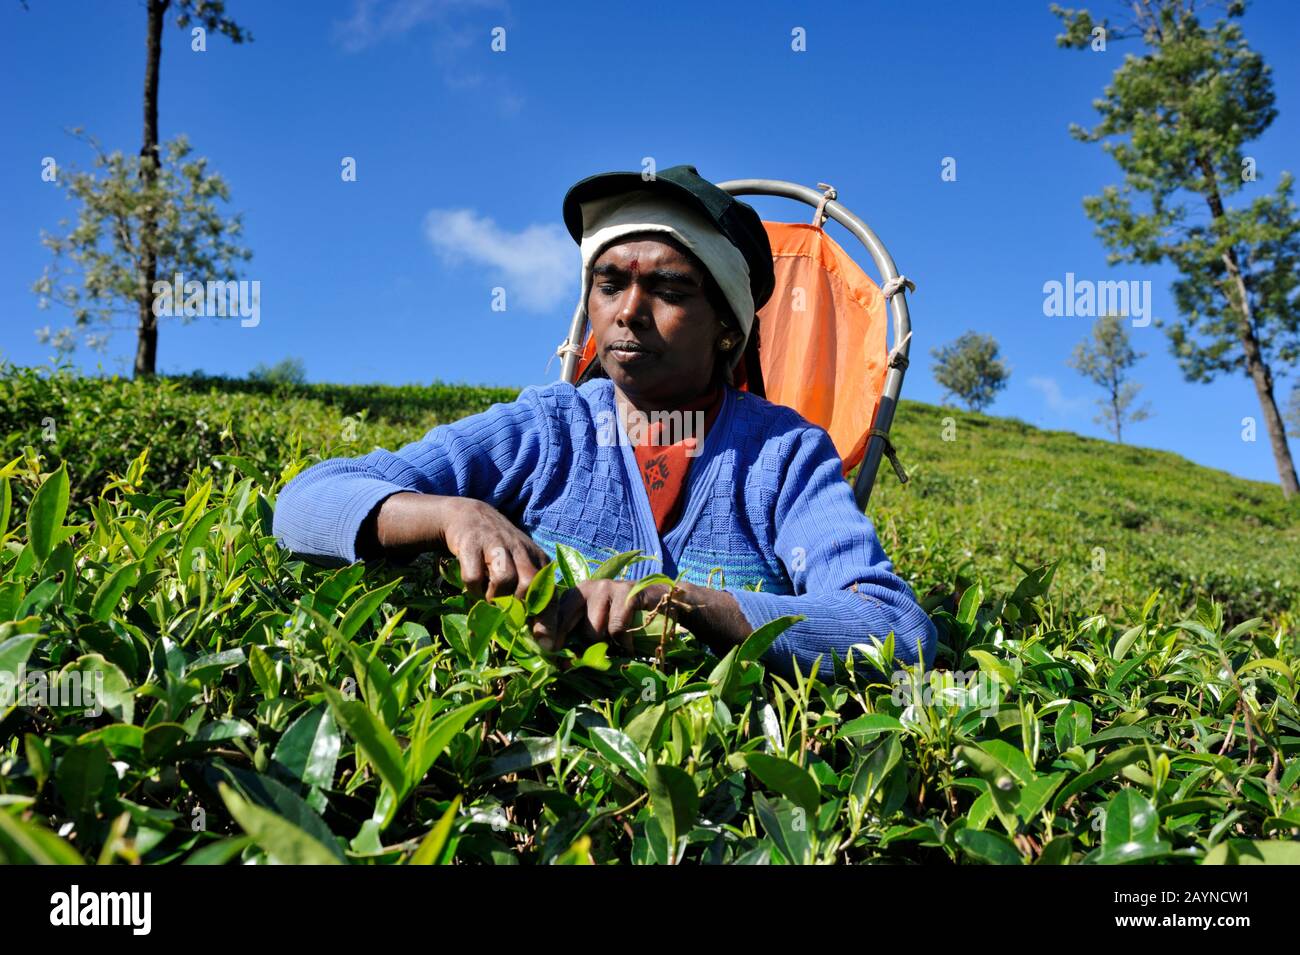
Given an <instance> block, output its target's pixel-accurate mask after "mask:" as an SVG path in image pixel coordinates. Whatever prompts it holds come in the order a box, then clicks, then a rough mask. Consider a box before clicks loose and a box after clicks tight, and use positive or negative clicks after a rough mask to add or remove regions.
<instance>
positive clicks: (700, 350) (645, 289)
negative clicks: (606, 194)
mask: <svg viewBox="0 0 1300 955" xmlns="http://www.w3.org/2000/svg"><path fill="white" fill-rule="evenodd" d="M703 285H704V274H703V272H702V270H701V269H700V268H699V266H697V265H695V264H694V263H693V262H692V261H691V259H690V258H688V257H687V255H686V254H684V252H683V251H682V250H681V249H680V248H679V247H678V246H677V245H676V243H674V242H668V241H664V240H662V239H651V238H631V239H629V240H627V241H623V242H616V243H615V244H613V245H611V246H610V247H609V248H607V249H605V251H603V252H602V253H601V254H600V256H599V257H598V258H597V259H596V261H595V262H594V263H592V277H591V292H590V294H589V295H588V297H587V317H588V318H589V319H590V320H591V329H592V334H593V335H594V336H595V339H596V353H597V355H599V357H600V362H601V365H602V367H604V369H605V372H606V374H608V375H609V377H610V380H611V381H613V382H614V385H615V387H617V388H618V389H619V391H621V392H622V393H623V395H624V396H626V397H627V398H628V399H629V400H631V401H632V402H633V403H634V404H636V405H638V406H647V407H654V408H668V409H671V408H673V407H675V406H677V405H679V404H681V403H683V402H687V401H690V400H692V399H694V398H697V397H698V396H699V395H700V394H702V393H703V392H704V391H706V390H707V389H708V387H709V385H710V384H711V383H712V380H713V372H714V368H715V366H716V363H717V360H718V353H719V345H718V343H719V340H720V339H721V338H722V337H723V336H724V335H725V334H726V333H727V332H726V329H725V328H724V327H723V325H722V322H721V321H720V320H719V318H718V315H717V313H716V312H715V310H714V308H713V306H712V305H711V304H709V301H708V300H707V299H706V298H705V295H704V288H703ZM731 334H732V336H733V337H738V333H735V332H732V333H731Z"/></svg>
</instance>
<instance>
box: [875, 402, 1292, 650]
mask: <svg viewBox="0 0 1300 955" xmlns="http://www.w3.org/2000/svg"><path fill="white" fill-rule="evenodd" d="M945 419H951V422H952V427H951V428H949V429H946V428H945V425H946V423H947V422H946V420H945ZM945 434H948V435H949V436H951V437H952V438H953V439H954V440H949V441H945V440H944V436H945ZM893 436H894V443H895V445H896V446H897V447H898V448H899V451H900V455H901V457H902V459H903V461H904V464H905V466H906V467H907V469H908V473H909V477H910V478H911V480H910V481H909V482H908V484H907V485H905V486H901V485H899V483H898V481H897V480H896V479H895V477H894V475H893V472H892V470H891V469H890V468H889V465H888V462H885V463H883V464H882V467H881V471H880V474H879V475H878V477H877V482H876V490H875V492H874V494H873V497H872V501H871V504H870V506H869V508H868V512H869V513H870V515H871V517H872V518H873V520H874V521H875V522H876V524H877V529H878V531H879V533H880V536H881V540H882V542H883V543H884V545H885V550H886V552H887V553H889V555H890V557H891V558H893V559H894V561H895V562H896V563H897V564H899V565H900V566H901V567H902V569H903V570H905V572H906V573H908V574H909V575H910V576H912V577H914V578H915V579H916V580H918V581H920V583H921V585H922V586H931V585H935V584H940V585H942V584H950V583H951V582H952V581H953V580H954V579H955V577H956V575H958V574H965V575H972V576H974V575H978V576H979V577H981V578H983V579H984V580H985V581H986V582H987V583H991V584H993V585H994V586H1000V587H1010V586H1013V585H1014V583H1015V581H1016V580H1018V579H1019V578H1020V574H1021V571H1020V570H1019V569H1018V568H1017V566H1016V562H1019V563H1020V564H1024V565H1029V566H1037V565H1039V564H1043V563H1047V562H1049V561H1052V560H1056V559H1058V558H1059V559H1061V560H1062V565H1061V567H1060V570H1059V571H1058V573H1057V576H1056V585H1057V588H1058V594H1059V595H1060V596H1061V597H1062V598H1063V599H1064V600H1065V601H1066V602H1067V603H1068V604H1070V605H1073V606H1077V607H1092V608H1095V609H1097V610H1099V611H1106V612H1115V611H1117V610H1118V608H1119V606H1120V605H1121V604H1128V605H1133V604H1139V603H1141V601H1142V600H1143V599H1145V597H1146V595H1147V594H1148V593H1150V592H1151V591H1152V590H1154V589H1155V588H1161V589H1162V590H1163V592H1164V594H1165V595H1166V597H1168V598H1169V599H1170V600H1172V601H1173V602H1174V603H1176V604H1177V605H1179V606H1186V605H1188V604H1190V603H1193V602H1194V600H1195V595H1197V594H1201V595H1203V596H1207V597H1212V598H1213V599H1216V600H1218V601H1220V602H1221V603H1222V604H1223V605H1224V608H1225V615H1226V616H1227V617H1228V618H1229V619H1230V620H1233V621H1234V622H1236V621H1241V620H1244V619H1248V618H1250V617H1254V616H1260V615H1263V616H1267V617H1271V618H1274V619H1278V620H1282V619H1284V616H1283V615H1284V614H1288V613H1289V616H1287V617H1285V619H1286V620H1288V621H1289V625H1291V626H1293V625H1294V623H1295V621H1296V620H1297V619H1300V616H1297V614H1298V613H1300V500H1297V501H1292V502H1289V503H1288V502H1287V501H1285V500H1284V499H1283V497H1282V492H1281V489H1280V488H1278V487H1277V486H1276V485H1269V484H1264V483H1261V482H1258V481H1247V480H1243V479H1242V478H1238V477H1234V476H1232V475H1230V474H1227V473H1225V472H1223V471H1217V470H1213V469H1211V468H1206V467H1202V466H1200V465H1197V464H1193V463H1192V462H1190V461H1188V460H1186V459H1184V458H1181V457H1179V456H1178V455H1176V454H1171V453H1169V452H1167V451H1153V450H1149V449H1145V448H1136V447H1132V446H1128V445H1118V444H1115V443H1113V442H1110V441H1101V440H1097V439H1094V438H1086V437H1082V436H1080V435H1077V434H1073V433H1071V432H1068V431H1044V430H1041V429H1039V428H1035V427H1033V426H1031V425H1028V424H1025V423H1024V422H1021V421H1018V420H1014V419H1007V418H995V417H990V416H987V415H982V414H971V413H967V412H964V411H957V410H954V409H951V408H940V407H936V406H934V405H927V404H922V403H920V402H913V401H903V402H902V403H901V405H900V408H899V411H898V415H897V417H896V420H895V424H894V428H893ZM964 564H965V565H966V566H965V568H964V569H963V565H964Z"/></svg>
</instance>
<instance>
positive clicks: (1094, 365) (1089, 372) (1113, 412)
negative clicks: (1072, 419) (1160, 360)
mask: <svg viewBox="0 0 1300 955" xmlns="http://www.w3.org/2000/svg"><path fill="white" fill-rule="evenodd" d="M1145 357H1146V353H1145V352H1135V351H1134V350H1133V346H1132V345H1130V344H1129V339H1128V331H1127V330H1126V329H1125V328H1124V323H1123V322H1122V321H1120V318H1119V316H1117V315H1103V316H1102V317H1101V318H1099V319H1097V322H1096V324H1095V325H1093V326H1092V337H1091V338H1090V339H1089V338H1086V339H1084V340H1083V341H1081V342H1079V344H1077V345H1075V346H1074V354H1073V355H1071V356H1070V367H1072V368H1075V369H1077V370H1078V371H1079V372H1080V373H1081V374H1083V375H1084V376H1085V377H1087V378H1090V379H1092V381H1094V382H1095V383H1096V384H1098V385H1101V387H1103V388H1105V389H1106V397H1105V398H1099V399H1098V400H1097V404H1098V405H1100V406H1101V414H1099V415H1098V416H1097V417H1096V418H1094V419H1093V420H1094V421H1096V422H1097V423H1098V424H1101V425H1105V426H1106V429H1107V430H1108V431H1110V433H1111V434H1113V435H1114V436H1115V440H1116V441H1118V442H1119V443H1120V444H1123V443H1124V422H1125V421H1132V422H1138V421H1145V420H1146V419H1147V418H1149V417H1151V406H1150V405H1149V404H1144V405H1143V406H1142V407H1141V408H1134V407H1133V402H1134V401H1136V400H1137V393H1138V392H1139V391H1141V390H1142V386H1141V385H1139V384H1137V383H1136V382H1134V381H1130V380H1129V379H1128V370H1129V369H1130V368H1132V367H1133V366H1134V365H1136V364H1137V360H1138V359H1139V358H1145Z"/></svg>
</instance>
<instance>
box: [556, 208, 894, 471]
mask: <svg viewBox="0 0 1300 955" xmlns="http://www.w3.org/2000/svg"><path fill="white" fill-rule="evenodd" d="M763 227H764V228H765V229H766V230H767V235H768V239H769V241H770V242H771V243H772V264H773V267H774V269H775V271H776V289H775V291H773V293H772V297H771V299H769V300H768V303H767V304H766V305H764V306H763V308H762V309H761V310H760V311H759V313H758V327H759V362H760V364H761V366H762V369H763V386H764V388H765V391H766V396H767V400H768V401H772V402H774V403H776V404H779V405H785V406H786V407H787V408H793V409H794V410H795V411H797V412H799V413H800V414H801V415H803V416H804V417H805V418H807V419H808V420H809V421H811V422H812V423H813V424H815V425H820V426H821V427H823V428H825V429H826V430H827V431H828V432H829V433H830V436H831V441H833V442H834V444H835V450H837V451H838V452H839V453H840V457H841V458H842V459H843V461H844V474H845V475H848V473H849V472H850V471H851V470H853V468H855V467H857V465H858V464H859V463H860V462H861V461H862V458H863V455H864V454H865V452H866V447H867V432H868V431H870V430H871V428H872V427H873V426H874V425H875V420H876V410H877V409H878V408H879V406H880V396H881V394H882V393H883V392H884V390H885V375H886V373H887V372H888V370H889V369H888V362H889V355H888V345H887V339H886V335H887V328H888V323H889V313H888V309H887V308H886V303H885V296H884V295H883V294H882V293H881V291H880V286H878V285H877V284H876V283H875V282H873V281H872V280H871V278H870V277H869V276H868V275H867V274H866V273H865V272H863V271H862V269H861V268H859V267H858V264H857V263H856V262H854V261H853V259H852V258H850V256H849V254H848V253H847V252H845V251H844V250H843V249H842V248H840V246H839V243H837V242H836V241H835V240H834V239H832V238H831V237H830V236H829V235H827V234H826V232H825V231H824V230H822V229H820V228H817V227H816V226H813V225H808V224H805V223H797V222H767V221H764V222H763ZM595 356H596V343H595V340H594V339H593V338H592V337H591V334H590V332H588V335H587V339H586V341H585V342H584V348H583V354H582V358H581V359H580V360H579V362H578V374H579V375H581V373H582V371H583V370H585V369H586V367H587V366H588V365H589V364H590V363H591V361H592V360H593V359H594V358H595ZM740 387H741V388H742V389H743V388H744V385H741V386H740Z"/></svg>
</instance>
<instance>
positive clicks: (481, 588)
mask: <svg viewBox="0 0 1300 955" xmlns="http://www.w3.org/2000/svg"><path fill="white" fill-rule="evenodd" d="M375 530H376V535H377V537H378V541H379V545H380V546H381V547H382V548H383V549H384V550H385V551H392V552H397V553H403V552H411V551H414V552H423V551H427V550H443V551H446V552H448V553H450V554H451V555H452V556H453V557H455V558H456V560H457V561H459V562H460V578H461V581H462V582H463V583H464V584H465V589H466V590H467V591H469V592H470V593H471V594H473V595H474V596H475V597H480V598H486V599H488V600H491V599H492V598H493V597H500V596H503V595H508V594H513V595H514V596H516V597H518V598H519V599H520V600H522V599H523V598H524V596H525V594H526V593H527V592H528V585H529V584H530V583H532V582H533V578H534V577H535V576H537V571H538V570H540V569H541V568H542V567H545V566H546V564H547V557H546V552H545V551H543V550H542V549H541V548H540V547H538V546H537V544H536V543H535V542H534V541H533V539H532V538H531V537H529V536H528V535H527V534H525V533H524V532H523V531H521V530H520V529H519V528H518V527H516V526H515V525H514V524H512V523H511V522H510V519H509V518H508V517H506V516H505V515H504V514H502V513H501V512H500V511H498V510H497V509H496V508H494V507H493V506H492V505H490V504H485V503H484V502H483V501H478V500H475V499H473V498H469V497H450V496H442V495H437V494H415V493H410V492H403V493H401V494H394V495H392V496H391V497H389V498H387V499H385V501H384V503H383V505H382V506H381V507H380V510H379V515H378V519H377V522H376V527H375Z"/></svg>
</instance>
